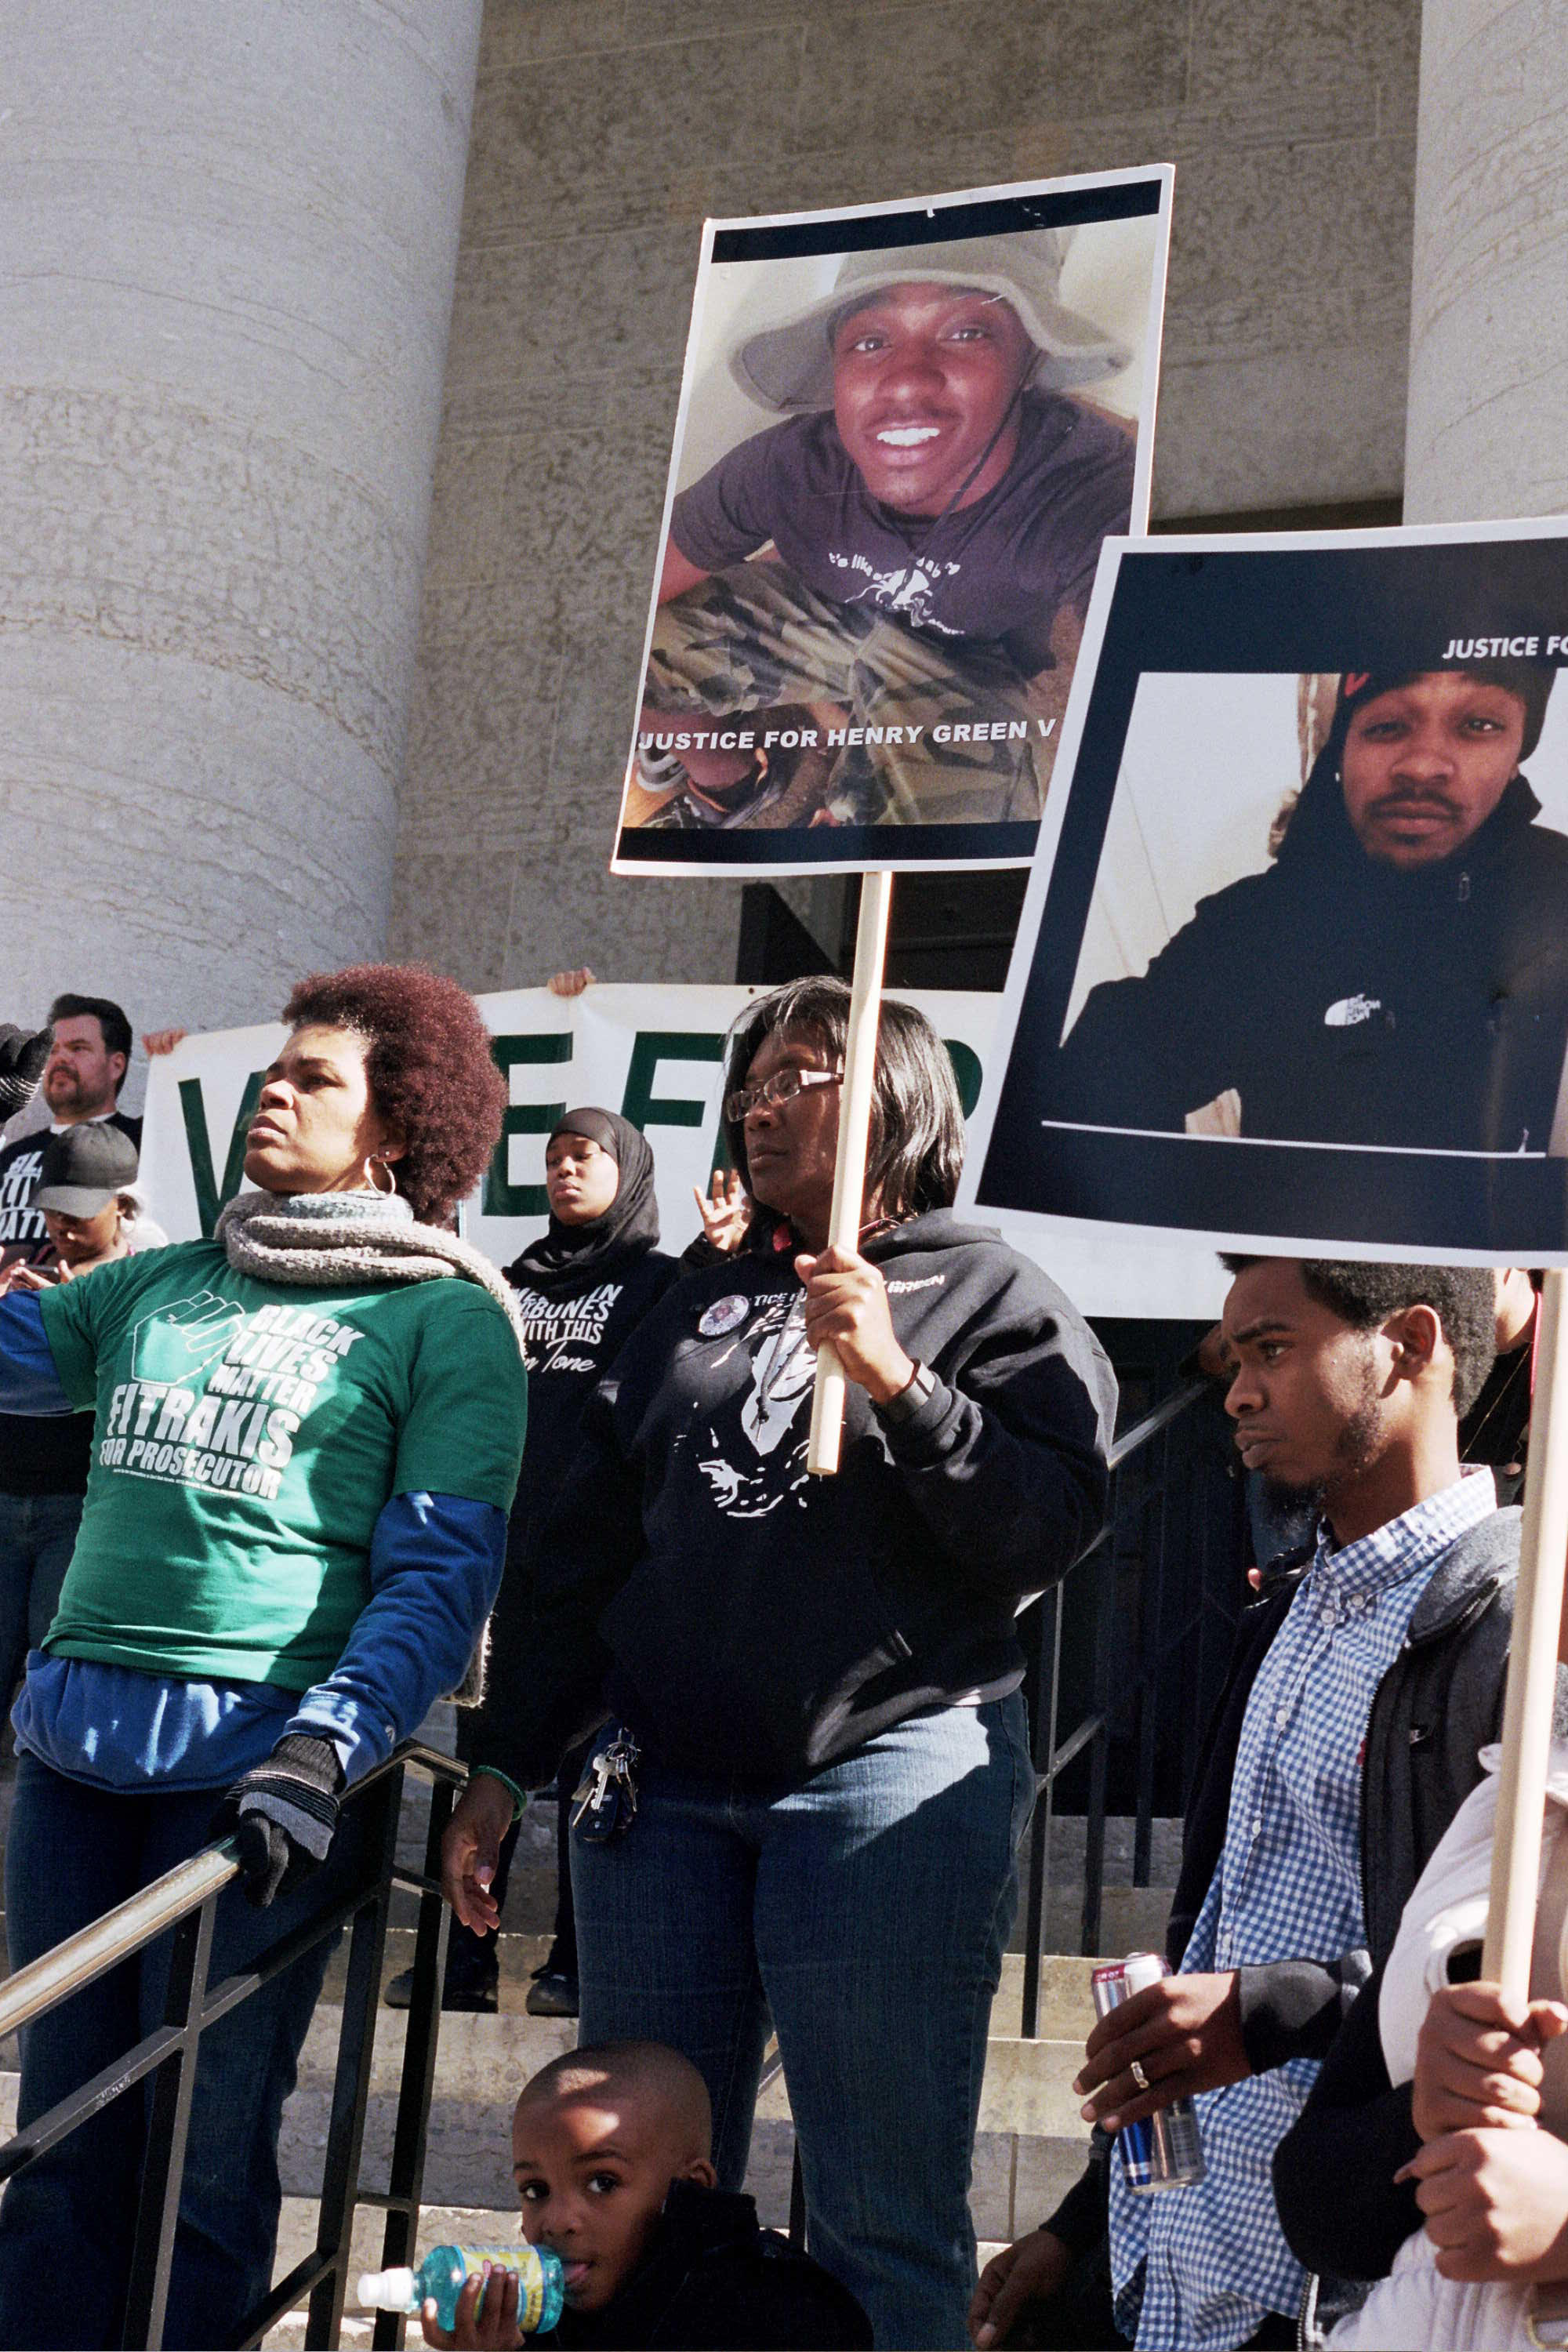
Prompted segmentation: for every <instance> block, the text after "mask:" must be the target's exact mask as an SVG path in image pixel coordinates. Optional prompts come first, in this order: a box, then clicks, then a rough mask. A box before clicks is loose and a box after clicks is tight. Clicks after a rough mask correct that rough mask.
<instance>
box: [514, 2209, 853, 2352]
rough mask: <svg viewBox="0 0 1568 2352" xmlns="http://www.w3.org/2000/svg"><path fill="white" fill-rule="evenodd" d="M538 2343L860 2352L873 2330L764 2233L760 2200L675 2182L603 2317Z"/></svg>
mask: <svg viewBox="0 0 1568 2352" xmlns="http://www.w3.org/2000/svg"><path fill="white" fill-rule="evenodd" d="M534 2341H535V2342H536V2343H539V2344H544V2345H560V2346H562V2347H574V2352H600V2347H602V2352H644V2347H647V2352H653V2347H655V2346H658V2347H659V2352H853V2347H859V2346H862V2345H865V2346H868V2345H869V2344H870V2341H871V2329H870V2325H869V2323H868V2320H867V2317H866V2315H865V2313H864V2312H863V2311H862V2310H861V2308H860V2306H859V2305H858V2303H857V2302H856V2300H855V2297H854V2296H853V2295H852V2294H850V2293H849V2290H848V2288H847V2287H843V2286H840V2285H839V2284H838V2281H837V2279H836V2278H834V2277H832V2276H831V2274H830V2273H828V2272H826V2271H825V2270H824V2269H823V2267H822V2264H821V2263H814V2262H813V2261H812V2259H811V2257H810V2255H809V2254H805V2253H801V2252H797V2251H796V2249H795V2247H794V2246H792V2245H791V2244H790V2242H789V2241H788V2240H787V2239H786V2238H782V2237H780V2235H779V2234H778V2232H777V2231H776V2230H761V2229H759V2228H758V2226H757V2208H756V2203H755V2200H753V2199H752V2198H750V2197H737V2196H731V2195H727V2194H726V2193H725V2192H724V2191H723V2190H721V2189H703V2188H700V2186H699V2185H698V2184H697V2183H696V2182H695V2181H690V2180H677V2181H675V2182H674V2183H673V2184H672V2185H671V2188H670V2190H669V2194H668V2197H667V2198H666V2199H665V2200H664V2210H663V2212H662V2213H661V2214H660V2215H659V2217H658V2221H657V2223H656V2224H655V2226H654V2233H653V2239H652V2242H651V2243H650V2245H649V2247H648V2250H647V2253H646V2254H645V2255H644V2257H643V2260H642V2262H641V2263H639V2264H638V2266H637V2270H636V2271H635V2272H634V2273H632V2276H631V2277H630V2278H629V2279H627V2281H626V2284H625V2285H624V2286H623V2287H622V2288H621V2291H620V2293H619V2294H617V2295H616V2296H614V2297H613V2298H612V2300H611V2301H610V2302H609V2303H607V2304H606V2305H605V2307H604V2309H603V2310H602V2311H573V2310H572V2309H570V2307H569V2308H568V2309H566V2310H565V2311H563V2313H562V2315H561V2319H560V2323H559V2325H558V2326H556V2327H555V2328H554V2329H552V2332H551V2333H550V2334H549V2335H548V2336H537V2337H535V2338H534Z"/></svg>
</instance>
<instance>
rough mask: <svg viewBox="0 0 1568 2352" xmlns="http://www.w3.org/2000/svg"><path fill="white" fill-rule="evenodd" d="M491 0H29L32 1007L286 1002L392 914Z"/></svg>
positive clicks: (20, 284) (25, 839)
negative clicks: (104, 0) (446, 377)
mask: <svg viewBox="0 0 1568 2352" xmlns="http://www.w3.org/2000/svg"><path fill="white" fill-rule="evenodd" d="M14 13H15V12H14ZM479 15H480V0H244V5H242V6H236V5H232V0H115V5H113V6H112V7H105V6H103V5H101V0H49V5H47V7H39V8H30V9H26V10H23V11H21V12H20V15H19V16H17V22H16V28H15V30H14V37H13V38H12V40H11V42H10V43H9V45H8V55H7V73H6V87H5V99H6V101H7V103H6V107H5V121H4V128H3V130H0V140H3V142H4V152H5V163H6V170H5V184H4V188H3V190H0V251H3V252H4V254H5V264H4V269H3V274H0V288H3V295H0V305H3V307H0V320H3V321H4V331H3V334H0V474H3V478H4V479H5V486H6V497H5V530H4V532H3V533H0V801H3V803H4V806H5V813H6V823H5V829H4V836H3V838H4V845H5V848H4V856H5V919H4V922H3V924H0V1018H5V1019H12V1020H27V1019H36V1018H37V1017H38V1016H39V1015H40V1014H41V1013H42V1012H43V1011H44V1010H45V1008H46V1007H47V1003H48V999H49V997H50V995H51V994H52V993H53V992H55V991H57V990H59V989H63V988H68V987H69V988H78V989H87V990H90V991H93V992H101V993H105V994H109V995H112V996H116V997H118V998H119V999H120V1000H121V1002H122V1003H124V1005H125V1007H126V1010H127V1011H128V1012H129V1013H130V1014H131V1016H132V1022H133V1023H134V1024H136V1025H137V1026H138V1027H141V1026H147V1025H153V1024H163V1023H165V1022H176V1021H178V1022H184V1023H185V1024H189V1025H192V1026H196V1025H201V1026H213V1025H215V1024H227V1023H237V1022H244V1021H255V1020H258V1019H261V1018H267V1017H270V1016H271V1015H273V1014H274V1013H276V1011H277V1009H278V1007H279V1004H280V1003H281V999H282V996H283V993H284V992H286V990H287V988H288V985H289V982H290V981H291V980H292V979H293V978H294V977H295V976H296V975H298V974H299V973H300V972H302V971H306V970H308V969H310V968H311V967H313V966H321V965H331V964H335V963H342V962H346V961H349V960H350V959H352V958H354V957H359V956H364V955H374V954H376V953H378V952H380V951H381V950H382V949H383V947H384V938H385V929H386V919H387V903H388V896H389V890H390V878H391V866H392V853H393V842H394V832H395V805H394V796H395V789H396V786H397V783H398V781H399V776H400V772H401V768H402V763H403V756H404V743H405V728H406V710H407V701H408V694H409V688H410V683H411V678H412V671H413V662H414V653H415V645H416V629H417V622H418V607H419V587H420V575H421V571H422V568H423V562H424V552H425V539H426V522H427V518H428V511H429V499H430V481H431V474H432V468H433V464H434V457H435V447H436V437H437V427H438V424H439V417H440V399H441V383H442V377H443V373H444V370H445V364H446V351H447V327H448V322H449V319H450V314H451V304H452V289H453V285H454V280H455V275H456V267H457V247H458V223H459V216H460V213H461V207H462V194H463V177H464V168H465V163H466V158H467V152H468V119H469V112H470V108H471V105H472V98H473V88H474V76H475V69H476V64H477V59H478V51H479ZM24 24H25V29H22V26H23V25H24Z"/></svg>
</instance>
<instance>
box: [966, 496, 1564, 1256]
mask: <svg viewBox="0 0 1568 2352" xmlns="http://www.w3.org/2000/svg"><path fill="white" fill-rule="evenodd" d="M1564 532H1565V527H1564V526H1562V525H1559V524H1533V525H1528V526H1523V527H1521V526H1519V525H1508V526H1503V525H1496V526H1491V525H1488V526H1476V527H1472V528H1470V529H1468V530H1457V529H1450V530H1411V531H1403V532H1382V533H1377V532H1357V533H1342V534H1335V535H1333V536H1332V537H1330V536H1329V535H1328V534H1316V535H1312V536H1310V537H1308V536H1303V537H1301V538H1299V539H1294V540H1285V539H1278V538H1247V539H1219V538H1215V539H1208V540H1192V541H1162V542H1161V544H1160V546H1159V548H1158V550H1155V549H1152V548H1149V547H1146V546H1145V547H1128V546H1125V545H1121V546H1118V547H1113V548H1110V549H1109V550H1108V551H1107V552H1106V555H1105V557H1104V559H1103V562H1102V565H1101V570H1100V581H1099V583H1098V585H1097V589H1096V593H1095V599H1094V604H1093V608H1092V613H1091V616H1090V623H1089V631H1088V634H1087V635H1086V640H1085V648H1084V658H1083V662H1082V665H1081V667H1080V671H1079V681H1078V686H1077V688H1076V689H1075V693H1074V698H1073V708H1072V711H1071V713H1070V714H1069V721H1068V730H1067V737H1066V740H1065V742H1064V749H1063V755H1062V761H1061V763H1060V764H1059V766H1058V776H1057V782H1056V788H1055V792H1054V793H1053V799H1052V805H1051V807H1050V810H1049V811H1048V813H1047V821H1046V824H1045V825H1044V827H1043V829H1042V837H1041V842H1040V847H1039V852H1038V856H1037V864H1036V870H1035V873H1034V875H1033V877H1032V878H1031V886H1030V891H1029V896H1028V898H1027V901H1026V908H1025V914H1024V920H1023V925H1022V928H1021V929H1020V934H1019V942H1018V948H1017V950H1016V954H1015V957H1014V962H1013V969H1012V972H1011V974H1010V977H1009V987H1008V992H1007V997H1006V1000H1005V1006H1004V1013H1003V1025H1002V1034H1001V1038H1000V1039H999V1041H998V1042H999V1047H1000V1049H1001V1050H1000V1052H999V1055H998V1056H997V1067H998V1073H999V1076H998V1081H997V1083H996V1084H995V1085H994V1086H993V1087H991V1088H990V1089H989V1091H988V1095H987V1097H986V1099H985V1100H984V1101H983V1103H982V1106H981V1113H980V1118H979V1121H978V1127H979V1134H978V1136H977V1139H976V1140H977V1147H978V1148H977V1151H976V1157H975V1160H974V1162H973V1165H974V1166H975V1167H976V1169H977V1170H978V1174H977V1177H976V1179H975V1180H974V1181H973V1191H972V1193H971V1198H972V1199H973V1200H976V1201H977V1202H979V1204H980V1205H982V1206H983V1207H989V1208H993V1209H1005V1210H1009V1211H1012V1212H1014V1213H1025V1214H1028V1215H1031V1216H1034V1217H1049V1218H1071V1219H1075V1220H1081V1219H1091V1220H1093V1221H1095V1222H1096V1223H1099V1224H1101V1225H1124V1226H1129V1227H1131V1226H1137V1227H1139V1228H1142V1229H1144V1230H1147V1229H1148V1228H1150V1227H1158V1228H1163V1229H1174V1230H1184V1231H1189V1232H1193V1231H1195V1232H1201V1233H1203V1234H1208V1235H1212V1236H1214V1237H1215V1239H1216V1240H1219V1241H1221V1242H1224V1243H1232V1242H1234V1243H1237V1244H1250V1243H1251V1242H1254V1241H1264V1242H1268V1243H1270V1244H1273V1245H1275V1246H1279V1245H1281V1244H1284V1245H1286V1246H1288V1247H1289V1248H1291V1249H1294V1248H1295V1247H1296V1246H1297V1245H1298V1244H1300V1245H1301V1246H1303V1247H1305V1246H1307V1245H1309V1244H1310V1245H1311V1246H1314V1247H1320V1248H1322V1249H1324V1250H1328V1251H1338V1252H1341V1253H1351V1254H1356V1253H1360V1254H1363V1255H1379V1254H1389V1255H1401V1254H1403V1255H1406V1256H1409V1257H1414V1258H1418V1259H1420V1258H1461V1257H1465V1256H1470V1257H1474V1258H1476V1259H1478V1260H1479V1261H1481V1262H1486V1263H1491V1262H1504V1263H1507V1262H1519V1263H1522V1264H1527V1265H1530V1264H1540V1263H1542V1262H1543V1261H1546V1260H1550V1259H1552V1258H1556V1259H1558V1260H1563V1259H1564V1258H1568V1084H1565V1078H1564V1068H1565V1059H1568V688H1563V686H1562V685H1561V683H1560V673H1561V671H1562V669H1563V666H1564V664H1568V536H1565V535H1564Z"/></svg>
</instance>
